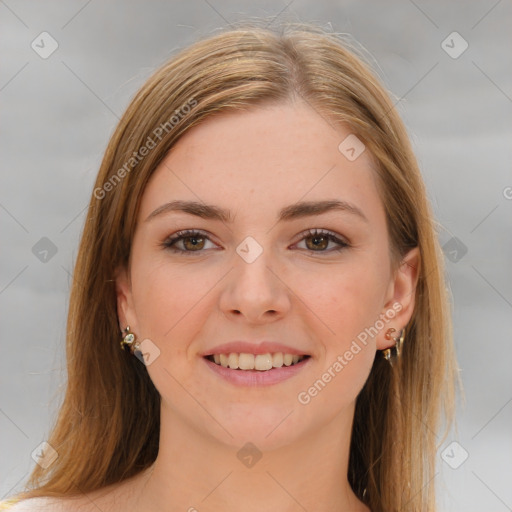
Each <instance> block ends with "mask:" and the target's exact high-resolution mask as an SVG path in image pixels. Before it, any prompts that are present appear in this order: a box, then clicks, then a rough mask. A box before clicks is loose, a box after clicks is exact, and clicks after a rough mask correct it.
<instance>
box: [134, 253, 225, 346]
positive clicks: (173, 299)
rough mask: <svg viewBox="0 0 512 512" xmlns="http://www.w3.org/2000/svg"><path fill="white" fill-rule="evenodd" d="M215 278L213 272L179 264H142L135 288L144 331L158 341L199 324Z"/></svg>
mask: <svg viewBox="0 0 512 512" xmlns="http://www.w3.org/2000/svg"><path fill="white" fill-rule="evenodd" d="M215 282H216V280H215V279H213V277H212V275H211V273H210V275H206V274H205V273H201V272H198V271H194V272H191V271H190V269H187V268H185V267H182V266H179V265H166V264H165V263H163V264H159V265H155V264H154V263H153V264H152V265H140V266H139V268H138V271H137V274H135V275H134V288H133V290H134V297H135V298H136V302H135V309H136V311H137V318H138V320H139V329H140V331H141V335H143V336H144V337H147V338H150V339H153V340H155V342H157V343H158V342H160V343H168V340H172V339H180V336H179V333H180V331H182V330H183V329H186V328H188V329H190V328H191V327H193V326H194V325H195V324H196V320H197V318H196V317H197V314H198V313H197V312H198V311H200V310H201V307H200V305H201V302H202V301H203V300H204V298H205V296H206V295H207V294H208V291H209V290H210V289H211V288H212V287H213V286H214V285H215ZM174 346H175V348H178V346H176V345H174Z"/></svg>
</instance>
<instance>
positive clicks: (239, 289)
mask: <svg viewBox="0 0 512 512" xmlns="http://www.w3.org/2000/svg"><path fill="white" fill-rule="evenodd" d="M269 253H270V251H267V250H264V251H263V253H262V254H261V255H260V256H259V257H258V258H257V259H256V260H255V261H252V262H250V263H249V262H248V261H245V260H244V259H243V258H241V257H239V256H238V254H237V255H235V256H234V266H235V268H234V269H233V271H231V272H229V274H228V276H227V280H226V281H225V284H224V286H225V287H224V289H223V291H222V293H221V297H220V308H221V310H222V312H223V313H224V314H225V315H226V316H227V317H228V318H231V319H237V318H239V319H240V321H241V320H242V319H245V321H246V322H247V323H251V324H263V323H269V322H273V321H276V320H278V319H280V318H283V317H284V316H285V315H286V313H287V312H288V311H289V310H290V307H291V301H290V293H291V292H290V290H289V288H288V287H287V285H286V284H285V282H284V281H283V280H282V278H280V277H281V276H280V277H278V276H279V274H280V273H279V272H276V270H274V269H273V268H272V265H271V263H272V258H271V257H270V256H269ZM273 263H274V266H276V265H275V261H274V262H273Z"/></svg>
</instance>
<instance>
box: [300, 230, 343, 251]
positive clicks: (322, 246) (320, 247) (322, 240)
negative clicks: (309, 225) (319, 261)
mask: <svg viewBox="0 0 512 512" xmlns="http://www.w3.org/2000/svg"><path fill="white" fill-rule="evenodd" d="M300 242H305V245H306V247H305V249H306V250H308V251H311V252H333V251H341V250H343V249H346V248H347V247H350V244H348V243H347V242H345V241H344V240H342V239H341V238H339V237H337V236H336V235H335V234H334V233H331V232H330V231H325V230H322V229H310V230H308V231H307V232H306V233H303V237H302V238H301V240H300ZM300 242H299V243H300ZM330 243H334V244H335V245H337V247H336V246H335V247H331V248H330V249H327V248H328V247H329V244H330ZM296 245H297V244H296Z"/></svg>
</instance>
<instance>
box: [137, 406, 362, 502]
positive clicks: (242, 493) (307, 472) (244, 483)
mask: <svg viewBox="0 0 512 512" xmlns="http://www.w3.org/2000/svg"><path fill="white" fill-rule="evenodd" d="M352 419H353V408H352V410H351V411H350V414H348V413H347V411H346V410H345V411H343V416H341V415H339V416H337V417H335V418H333V420H332V421H331V422H330V423H329V424H328V425H326V426H325V427H324V428H323V429H322V430H321V431H318V430H315V431H314V432H312V433H311V434H309V435H307V436H306V437H303V438H301V439H300V440H297V441H296V442H295V443H293V444H287V445H284V446H279V447H275V448H273V449H268V450H261V451H260V450H259V448H257V444H258V443H257V442H256V443H254V445H246V447H245V451H242V452H240V448H241V447H242V446H244V445H245V444H246V443H245V442H241V443H239V445H237V446H230V445H228V444H223V443H221V442H219V441H218V440H216V439H213V438H211V437H207V436H205V435H204V434H203V433H201V432H198V431H197V430H195V429H194V428H193V427H192V426H191V425H189V424H185V423H183V422H181V421H180V418H178V417H176V416H175V415H173V413H172V411H171V410H169V409H168V408H166V406H165V404H163V405H162V414H161V428H160V448H159V453H158V457H157V459H156V461H155V463H154V464H153V466H152V467H151V468H150V469H149V470H148V471H147V472H146V474H147V475H148V476H147V477H146V476H145V478H144V482H143V484H142V486H141V490H140V492H139V493H138V497H137V498H136V500H135V501H136V503H135V504H134V510H135V509H137V510H154V511H155V512H156V511H158V512H160V511H165V512H174V511H175V510H176V511H178V510H180V511H189V512H196V511H197V512H207V511H217V510H222V511H223V512H231V511H237V512H239V511H240V510H244V511H245V512H252V511H260V510H281V511H283V512H284V511H286V512H292V511H293V512H295V511H301V512H302V511H304V510H315V511H316V512H323V511H326V512H327V511H330V512H332V511H333V510H339V511H358V512H359V511H368V509H367V508H366V507H365V506H364V505H363V504H362V503H361V502H360V501H359V500H358V499H357V498H356V496H355V494H354V493H353V491H352V489H351V487H350V485H349V483H348V480H347V472H348V459H349V447H350V433H351V427H352ZM263 444H264V442H263V441H262V442H260V446H262V445H263ZM255 445H256V446H255Z"/></svg>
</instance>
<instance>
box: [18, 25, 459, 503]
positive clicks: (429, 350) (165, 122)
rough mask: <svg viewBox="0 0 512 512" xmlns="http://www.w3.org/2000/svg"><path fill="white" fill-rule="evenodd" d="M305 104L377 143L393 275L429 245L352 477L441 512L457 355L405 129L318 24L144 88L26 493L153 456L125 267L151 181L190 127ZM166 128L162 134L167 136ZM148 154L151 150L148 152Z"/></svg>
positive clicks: (371, 394)
mask: <svg viewBox="0 0 512 512" xmlns="http://www.w3.org/2000/svg"><path fill="white" fill-rule="evenodd" d="M293 101H303V102H307V103H308V104H309V105H310V106H311V107H313V108H314V109H315V110H316V112H318V114H319V115H321V116H323V117H324V118H325V119H326V120H328V121H329V122H331V123H343V125H344V126H348V127H350V130H351V132H352V133H354V134H355V135H356V136H357V137H358V138H359V139H360V140H361V141H362V142H363V143H364V144H365V146H366V148H367V149H368V150H369V151H370V153H371V155H372V157H373V159H374V161H375V162H376V165H375V173H376V175H377V176H378V184H379V194H380V198H381V200H382V203H383V205H384V208H385V212H386V221H387V226H388V232H389V240H390V247H391V248H392V249H391V251H392V254H394V255H395V257H394V258H393V261H394V265H395V268H398V265H399V264H400V261H401V257H402V256H404V255H405V254H406V252H407V251H408V250H409V249H410V248H412V247H418V248H419V251H420V259H421V263H420V268H419V269H418V272H419V278H418V283H417V287H416V291H415V308H414V312H413V316H412V318H411V320H410V322H409V323H408V326H407V329H406V331H407V332H406V338H405V342H404V346H403V349H402V353H401V356H400V358H399V360H398V361H396V363H395V364H394V365H392V366H391V365H390V364H389V363H388V361H386V360H385V359H384V358H383V357H382V355H381V354H380V353H377V354H376V357H375V360H374V363H373V367H372V369H371V372H370V375H369V378H368V380H367V382H366V383H365V385H364V387H363V389H362V390H361V392H360V394H359V396H358V397H357V401H356V408H355V416H354V423H353V432H352V438H351V446H350V458H349V471H348V480H349V483H350V485H351V486H352V488H353V490H354V492H355V493H356V495H357V496H358V498H359V499H360V500H361V501H362V502H364V503H365V504H366V505H367V506H368V507H369V508H370V509H371V510H372V512H378V511H386V512H394V511H399V510H400V511H405V510H407V511H432V510H434V509H435V490H434V485H433V477H434V476H435V473H434V472H435V458H436V452H437V449H438V447H439V446H438V445H436V439H437V431H438V430H439V429H440V427H441V423H442V419H443V417H444V418H446V425H447V426H446V431H445V433H446V432H447V431H448V425H450V423H451V421H452V420H453V401H454V393H455V381H456V378H455V376H456V363H455V358H454V349H453V343H452V335H451V320H450V316H451V315H450V305H449V302H448V296H447V295H448V294H447V290H446V287H445V282H444V271H443V257H442V252H441V251H440V248H439V244H438V241H437V236H436V232H435V223H434V220H433V215H432V212H431V210H430V206H429V203H428V199H427V194H426V190H425V186H424V184H423V180H422V177H421V174H420V171H419V168H418V164H417V161H416V158H415V156H414V154H413V151H412V148H411V144H410V141H409V138H408V135H407V131H406V129H405V127H404V125H403V123H402V121H401V119H400V117H399V115H398V113H397V110H396V108H395V106H394V105H393V102H392V100H391V97H390V95H389V93H388V92H387V91H386V90H385V88H384V87H383V85H381V83H380V81H379V80H378V79H377V78H376V75H374V73H373V72H372V70H371V66H370V65H369V64H368V63H367V62H366V61H365V58H364V57H363V56H362V55H359V54H358V50H356V49H355V48H354V47H353V46H352V44H351V43H350V42H349V40H348V38H347V37H345V36H344V35H342V34H337V33H333V32H328V31H326V30H325V29H323V28H320V27H318V26H315V25H313V24H303V23H300V24H298V23H285V24H281V25H280V26H279V27H278V28H276V29H272V30H271V29H268V28H264V27H262V26H259V24H258V23H257V22H256V23H255V22H249V23H247V22H246V23H245V24H242V25H239V26H237V27H234V28H228V29H222V30H220V31H219V32H218V33H214V34H210V35H209V36H205V37H203V38H202V39H199V40H198V41H196V42H195V43H194V44H192V45H191V46H189V47H187V48H185V49H181V50H180V51H179V52H177V54H176V55H174V56H173V57H172V58H171V59H170V60H168V61H167V62H166V63H164V64H163V65H162V66H161V67H159V68H158V69H157V70H156V72H154V74H153V75H152V76H151V77H150V78H149V79H148V80H147V82H146V83H145V84H144V85H143V86H142V88H141V89H140V90H139V91H138V92H137V93H136V95H135V96H134V98H133V99H132V101H131V103H130V104H129V106H128V108H127V110H126V112H125V113H124V115H123V116H122V118H121V120H120V122H119V124H118V125H117V127H116V129H115V131H114V133H113V135H112V136H111V139H110V142H109V144H108V146H107V149H106V151H105V154H104V157H103V160H102V163H101V167H100V169H99V173H98V176H97V179H96V183H95V188H94V192H93V194H92V197H91V200H90V204H89V209H88V212H87V218H86V221H85V226H84V229H83V232H82V236H81V241H80V247H79V252H78V255H77V260H76V266H75V270H74V278H73V282H72V287H71V295H70V304H69V312H68V323H67V333H66V356H67V368H68V380H67V389H66V393H65V397H64V400H63V403H62V405H61V407H60V411H59V414H58V416H57V418H56V423H55V425H54V426H53V429H52V431H51V435H50V436H49V438H48V442H49V444H50V445H51V446H52V447H54V448H55V450H57V452H58V454H59V456H58V458H57V459H56V461H55V462H54V463H53V464H52V465H51V466H50V467H49V468H48V469H47V470H44V469H42V468H41V467H39V466H38V465H36V466H35V469H34V470H33V472H32V474H31V475H30V479H29V480H28V483H27V486H26V490H25V491H24V492H22V493H19V494H18V496H21V497H22V498H29V497H36V496H52V497H64V496H72V495H76V494H79V493H81V492H89V491H93V490H96V489H99V488H102V487H104V486H107V485H110V484H113V483H116V482H121V481H122V480H124V479H127V478H129V477H131V476H134V475H136V474H137V473H139V472H141V471H142V470H144V469H146V468H148V467H149V466H150V465H151V464H152V463H153V462H154V460H155V458H156V456H157V453H158V443H159V426H160V396H159V393H158V391H157V390H156V389H155V387H154V385H153V383H152V381H151V379H150V378H149V375H148V373H147V371H146V368H145V366H144V365H143V364H141V363H140V361H138V360H137V358H135V357H133V356H131V355H130V354H129V352H125V351H122V350H120V348H119V342H120V339H121V335H120V330H119V320H118V316H117V300H116V289H115V275H116V270H117V269H118V268H122V267H126V266H129V261H130V247H131V242H132V237H133V233H134V229H135V223H136V218H137V213H138V209H139V205H140V201H141V197H142V194H143V193H144V189H145V186H146V184H147V183H148V180H149V179H150V177H151V175H152V173H153V172H154V171H155V169H156V168H157V166H158V165H159V163H160V162H162V160H163V159H164V157H165V156H166V155H167V153H168V152H169V150H171V149H172V147H173V146H174V144H175V143H176V142H177V141H178V140H179V139H180V137H181V136H183V135H184V134H185V133H186V132H187V131H188V130H190V129H191V128H193V127H194V126H196V125H197V124H199V123H201V122H202V121H204V120H205V119H208V118H211V117H212V116H215V115H218V114H222V113H223V112H228V111H231V112H233V111H240V112H242V111H248V110H250V109H254V108H257V107H258V106H260V105H261V106H266V105H269V104H282V103H285V102H293ZM157 134H159V137H158V136H157ZM144 147H145V148H146V150H145V151H143V148H144Z"/></svg>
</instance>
